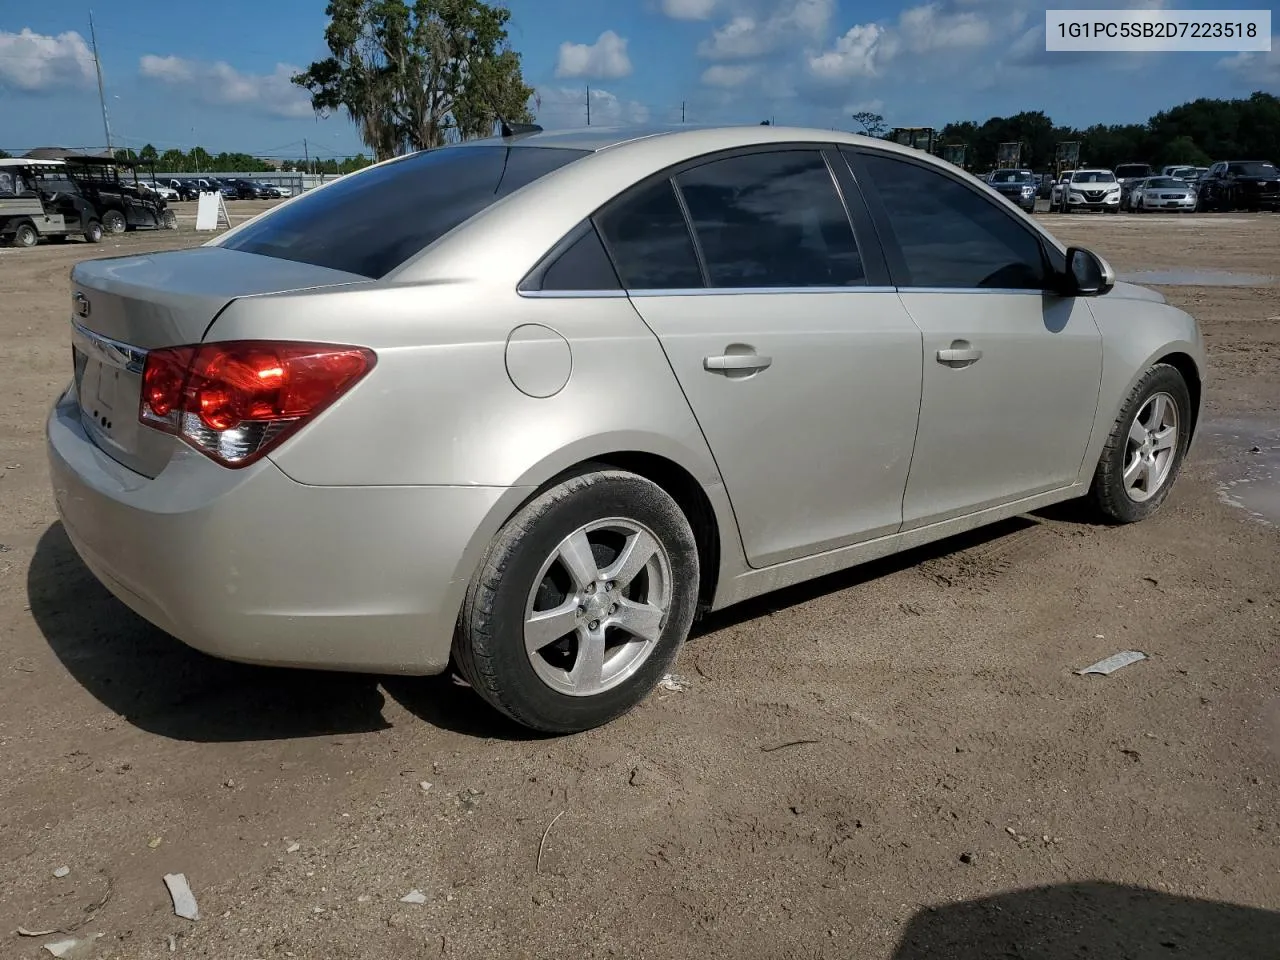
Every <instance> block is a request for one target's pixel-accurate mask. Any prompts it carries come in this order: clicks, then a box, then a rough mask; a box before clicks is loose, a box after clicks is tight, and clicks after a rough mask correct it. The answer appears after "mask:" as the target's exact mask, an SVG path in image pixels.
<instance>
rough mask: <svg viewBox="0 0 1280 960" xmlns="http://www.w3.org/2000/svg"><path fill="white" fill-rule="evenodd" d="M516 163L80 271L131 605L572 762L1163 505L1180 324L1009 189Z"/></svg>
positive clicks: (476, 159)
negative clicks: (777, 636)
mask: <svg viewBox="0 0 1280 960" xmlns="http://www.w3.org/2000/svg"><path fill="white" fill-rule="evenodd" d="M508 132H509V133H511V135H510V136H507V137H505V138H497V139H494V140H489V141H481V142H472V143H467V144H463V145H458V146H451V147H446V148H442V149H438V150H431V151H426V152H422V153H417V154H413V155H411V156H406V157H400V158H397V159H394V160H390V161H387V162H385V163H382V164H379V165H377V166H374V167H371V168H369V169H367V170H364V171H362V172H360V173H357V174H353V175H351V176H347V177H344V178H342V179H340V180H336V181H334V182H333V183H331V184H329V185H327V186H324V187H321V188H320V189H317V190H315V191H312V192H309V193H307V194H304V195H302V196H299V197H296V198H294V199H292V200H289V201H287V202H285V203H284V204H281V205H280V206H279V207H277V208H276V209H274V210H273V211H271V212H269V213H267V214H265V215H263V216H260V217H258V218H256V219H254V220H251V221H249V222H246V223H244V224H241V225H240V226H238V227H236V228H235V229H233V230H231V231H229V232H227V233H225V234H223V235H221V236H220V237H218V238H216V239H214V240H212V241H210V242H209V243H207V244H205V245H204V246H202V247H197V248H195V249H190V250H182V251H175V252H171V253H159V254H145V255H139V256H132V257H120V258H114V259H107V260H96V261H86V262H83V263H80V264H79V265H77V266H76V267H75V269H74V271H73V274H72V278H71V288H72V289H71V303H70V307H71V320H70V334H71V339H72V343H73V346H74V351H73V356H74V371H73V378H72V381H71V383H70V384H69V385H68V387H67V388H66V390H65V391H64V392H63V393H62V395H61V396H60V397H59V398H58V399H57V401H56V404H55V405H54V407H53V409H52V411H51V413H50V416H49V420H48V427H47V433H48V451H49V459H50V463H51V466H52V478H53V486H54V492H55V494H56V499H57V505H58V510H59V512H60V514H61V517H62V521H63V524H64V525H65V528H66V532H67V534H68V536H69V537H70V539H71V541H72V543H73V544H74V545H75V547H76V549H77V550H78V552H79V554H80V556H81V557H82V558H83V560H84V562H85V563H86V564H87V565H88V566H89V567H90V568H91V569H92V570H93V571H94V573H95V574H96V575H97V576H98V577H99V579H101V581H102V582H103V583H104V584H105V585H106V586H107V587H108V588H109V589H110V590H111V591H112V592H113V593H115V595H116V596H117V597H119V598H120V599H121V600H122V601H123V602H124V603H126V604H127V605H129V606H130V607H132V608H133V609H134V610H135V611H137V612H138V613H139V614H141V615H142V616H143V617H145V618H147V619H148V620H150V621H152V622H153V623H155V624H158V625H159V626H160V627H162V628H163V629H165V630H167V631H169V632H170V633H172V634H173V635H174V636H176V637H178V638H180V639H182V640H183V641H185V642H186V643H188V644H191V645H192V646H194V647H197V648H199V649H201V650H204V651H207V652H209V653H211V654H214V655H216V656H220V657H226V658H230V659H235V660H242V661H252V662H259V663H268V664H281V665H293V666H300V667H322V668H329V669H339V670H360V671H377V672H394V673H402V674H419V675H422V674H432V673H437V672H440V671H443V670H445V669H446V668H447V667H448V665H449V664H450V662H451V661H452V662H454V663H456V665H457V667H458V669H459V670H460V671H461V672H462V674H463V675H464V676H465V677H466V678H467V679H468V681H469V682H470V683H471V685H472V686H473V687H474V688H475V690H476V691H477V693H479V695H480V696H482V697H484V698H485V699H486V700H487V701H488V702H489V703H491V704H492V705H493V706H495V707H496V708H498V709H499V710H501V711H503V712H505V713H506V714H508V715H509V716H511V717H513V718H515V719H516V720H517V721H519V722H520V723H523V724H526V725H528V726H530V727H534V728H537V729H540V730H545V731H555V732H569V731H577V730H582V729H586V728H589V727H592V726H595V725H598V724H601V723H605V722H607V721H609V720H611V719H613V718H615V717H617V716H619V715H621V714H623V713H624V712H626V711H627V710H629V709H630V708H631V707H633V706H634V705H635V704H636V703H638V702H639V701H640V700H641V699H643V698H644V697H645V695H646V694H647V693H648V692H649V691H650V690H651V689H652V688H653V687H654V686H655V685H656V684H657V683H658V682H659V680H660V679H661V678H662V677H663V675H664V674H665V673H667V671H668V670H669V669H670V668H671V665H672V662H673V661H674V659H675V656H676V653H677V651H678V649H679V647H680V645H681V643H682V642H683V641H684V640H685V638H686V636H687V634H688V633H689V630H690V627H691V624H692V623H693V621H694V618H695V617H696V616H698V615H700V614H702V613H704V612H707V611H712V610H718V609H721V608H724V607H727V606H729V605H731V604H734V603H738V602H739V601H742V600H745V599H747V598H749V597H752V596H756V595H758V594H762V593H766V592H768V591H771V590H776V589H778V588H780V587H784V586H787V585H789V584H794V583H797V582H800V581H803V580H807V579H810V578H813V577H817V576H820V575H822V574H826V573H830V572H831V571H834V570H839V569H841V568H845V567H849V566H852V565H854V564H858V563H862V562H864V561H867V560H871V559H873V558H876V557H881V556H884V555H886V554H890V553H893V552H896V551H900V550H904V549H906V548H909V547H913V546H916V545H919V544H922V543H925V542H928V541H932V540H938V539H940V538H943V537H947V536H949V535H952V534H955V533H959V532H961V531H965V530H969V529H971V528H973V527H976V526H979V525H982V524H987V523H992V522H995V521H998V520H1001V519H1004V518H1007V517H1010V516H1013V515H1015V514H1021V513H1025V512H1026V511H1029V510H1035V509H1038V508H1041V507H1044V506H1047V505H1049V504H1052V503H1055V502H1058V501H1063V500H1067V499H1070V498H1075V497H1083V498H1087V499H1088V501H1089V503H1091V504H1092V505H1093V507H1094V509H1095V510H1097V511H1098V512H1099V513H1100V514H1101V515H1102V516H1104V517H1107V518H1110V519H1111V520H1113V521H1119V522H1128V521H1134V520H1140V519H1142V518H1144V517H1147V516H1149V515H1150V514H1151V513H1152V512H1153V511H1154V510H1156V509H1157V508H1158V507H1159V506H1160V504H1161V502H1162V501H1163V500H1164V499H1165V497H1166V496H1167V495H1168V494H1169V491H1170V488H1171V486H1172V484H1173V482H1174V478H1175V477H1176V476H1177V474H1178V469H1179V465H1180V464H1181V462H1182V459H1183V455H1184V453H1185V451H1186V449H1187V444H1188V443H1189V441H1190V440H1191V437H1192V433H1193V431H1194V429H1195V426H1196V421H1197V418H1198V416H1199V413H1200V396H1201V386H1200V385H1201V381H1202V378H1203V375H1204V351H1203V345H1202V342H1201V338H1200V334H1199V332H1198V330H1197V326H1196V323H1195V321H1194V320H1193V319H1192V318H1191V317H1190V316H1188V315H1187V314H1185V313H1183V312H1182V311H1180V310H1177V309H1175V308H1174V307H1172V306H1169V305H1168V304H1166V303H1165V302H1164V300H1163V298H1162V297H1161V296H1160V295H1159V294H1157V293H1154V292H1152V291H1150V290H1147V289H1143V288H1141V287H1136V286H1131V285H1128V284H1124V283H1117V282H1116V281H1115V277H1114V274H1113V272H1112V269H1111V267H1110V266H1108V265H1107V263H1106V262H1105V261H1104V260H1102V259H1101V258H1100V257H1098V256H1096V255H1095V254H1093V253H1091V252H1089V251H1087V250H1084V249H1078V248H1071V249H1067V248H1064V247H1063V246H1062V245H1061V244H1060V243H1058V242H1057V241H1056V240H1054V239H1053V237H1051V236H1049V235H1048V234H1047V233H1046V232H1045V231H1044V230H1043V229H1042V228H1041V227H1040V226H1039V225H1038V224H1037V222H1036V221H1034V220H1033V219H1031V218H1029V217H1027V216H1025V215H1024V214H1023V213H1021V212H1020V211H1018V210H1016V209H1014V208H1013V207H1012V206H1011V205H1009V204H1008V203H1006V202H1004V201H1003V200H1002V199H1001V198H1000V197H999V195H998V194H996V193H995V192H994V191H993V190H991V189H990V188H989V187H988V186H985V185H983V184H980V183H977V182H975V181H974V180H973V178H971V177H969V176H966V175H965V174H963V173H962V172H960V171H958V170H956V169H955V168H953V167H951V166H949V165H947V164H944V163H942V162H940V161H938V160H936V159H934V158H932V157H930V156H927V155H925V154H923V153H920V152H918V151H914V150H911V149H908V148H905V147H899V146H896V145H893V144H890V143H886V142H885V141H882V140H871V139H865V138H862V137H857V136H846V135H843V134H838V133H831V132H828V131H816V130H798V129H785V128H781V127H772V126H758V127H757V126H751V127H740V128H739V127H735V128H724V129H700V130H693V129H688V128H686V129H684V130H682V131H678V132H672V131H663V132H652V133H648V134H645V135H641V134H637V133H634V132H632V133H625V132H618V131H608V130H605V131H601V130H599V129H598V128H597V129H593V130H591V131H588V132H586V133H582V132H579V133H561V134H555V133H543V132H538V131H536V129H535V130H534V131H533V132H530V131H527V130H524V131H508Z"/></svg>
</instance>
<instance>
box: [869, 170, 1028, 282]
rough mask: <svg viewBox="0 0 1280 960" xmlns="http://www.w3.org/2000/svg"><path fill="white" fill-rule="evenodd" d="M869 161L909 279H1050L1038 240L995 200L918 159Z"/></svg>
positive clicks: (991, 280)
mask: <svg viewBox="0 0 1280 960" xmlns="http://www.w3.org/2000/svg"><path fill="white" fill-rule="evenodd" d="M864 162H865V164H866V169H867V172H868V173H870V175H871V178H872V180H873V181H874V182H875V186H876V191H877V192H878V193H879V195H880V198H881V200H882V201H883V202H884V207H885V211H886V213H887V214H888V217H889V223H890V225H891V226H892V228H893V234H894V237H895V239H896V240H897V241H898V246H899V247H900V248H901V250H902V256H903V258H904V259H905V260H906V266H907V270H908V272H909V274H910V276H909V277H908V278H906V281H905V282H904V283H903V285H904V286H914V287H987V288H1009V289H1033V290H1039V289H1044V288H1045V287H1047V286H1048V282H1047V281H1048V277H1047V275H1046V270H1045V266H1044V260H1043V254H1042V252H1041V248H1040V241H1039V239H1038V238H1037V237H1036V236H1035V235H1034V234H1033V233H1032V232H1031V231H1030V230H1028V229H1026V228H1025V227H1023V226H1022V225H1021V224H1020V223H1018V222H1017V221H1016V220H1015V219H1014V217H1013V215H1012V214H1009V213H1006V212H1004V211H1003V210H1001V209H1000V208H999V207H997V206H996V205H995V203H994V202H993V201H991V200H988V199H986V198H985V197H983V196H981V195H979V194H978V193H977V192H975V191H973V190H970V189H969V188H967V187H965V186H963V185H962V184H960V183H957V182H956V181H954V180H952V179H951V178H950V177H946V176H944V175H943V174H941V173H935V172H934V171H932V170H927V169H925V168H924V167H920V166H917V165H916V164H913V163H907V162H905V161H902V160H894V159H891V158H889V157H875V156H868V157H866V158H865V160H864Z"/></svg>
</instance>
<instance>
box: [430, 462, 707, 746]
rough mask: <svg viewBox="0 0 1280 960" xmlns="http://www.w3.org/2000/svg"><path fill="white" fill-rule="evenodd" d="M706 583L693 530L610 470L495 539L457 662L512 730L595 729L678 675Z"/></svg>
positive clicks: (565, 490)
mask: <svg viewBox="0 0 1280 960" xmlns="http://www.w3.org/2000/svg"><path fill="white" fill-rule="evenodd" d="M698 576H699V570H698V549H697V545H696V543H695V541H694V537H693V530H692V528H691V527H690V525H689V520H688V518H687V517H686V516H685V515H684V513H683V511H681V509H680V507H679V505H678V504H676V502H675V501H674V500H673V499H672V498H671V497H670V496H669V495H668V494H667V493H666V491H664V490H663V489H662V488H661V487H659V486H658V485H657V484H654V483H652V482H651V481H649V480H646V479H645V478H643V477H640V476H636V475H635V474H631V473H625V472H622V471H618V470H610V469H599V470H595V471H592V472H588V473H583V474H580V475H578V476H573V477H570V478H568V479H565V480H563V481H562V482H560V483H558V484H556V485H555V486H553V487H551V488H550V489H549V490H547V491H545V492H544V493H542V494H540V495H538V496H537V497H535V498H534V499H533V500H531V501H530V502H529V503H527V504H526V505H525V506H524V507H522V508H521V509H520V511H519V512H517V513H516V515H515V516H513V517H512V518H511V519H510V520H508V521H507V523H506V525H505V526H504V527H503V528H502V530H501V531H499V533H498V535H497V537H496V538H495V539H494V542H493V544H492V545H491V546H490V548H489V552H488V555H487V556H486V557H485V560H484V562H483V564H482V565H481V568H480V570H479V571H478V572H477V573H476V576H475V579H474V580H473V581H472V583H471V586H470V587H469V589H468V591H467V596H466V600H465V601H464V603H463V608H462V614H461V617H460V618H459V624H458V631H457V635H456V638H455V641H454V660H455V662H456V664H457V666H458V668H459V670H460V671H461V672H462V674H463V676H464V677H465V678H466V679H467V681H468V682H469V683H470V684H471V686H472V687H473V688H474V689H475V690H476V692H477V693H479V694H480V696H481V697H483V698H484V699H485V700H486V701H488V702H489V703H490V704H491V705H492V706H494V707H496V708H497V709H498V710H500V711H501V712H502V713H504V714H506V715H507V716H508V717H511V718H512V719H513V720H515V721H516V722H517V723H520V724H523V725H524V726H526V727H530V728H532V729H535V730H540V731H544V732H547V733H577V732H580V731H583V730H588V729H591V728H592V727H597V726H600V725H601V724H604V723H607V722H609V721H610V720H613V719H615V718H617V717H619V716H621V715H622V714H624V713H626V712H627V711H629V710H631V709H632V708H633V707H634V706H636V704H638V703H639V702H640V701H641V700H642V699H644V697H645V696H647V695H648V694H649V692H650V691H651V690H652V689H653V688H654V687H655V686H656V685H657V683H658V681H659V680H661V679H662V677H663V675H664V674H665V673H666V672H667V670H668V669H669V668H670V666H671V663H672V662H673V661H674V660H675V657H676V654H677V652H678V651H679V649H680V646H681V644H682V643H684V640H685V637H686V636H687V635H688V633H689V628H690V626H691V625H692V623H693V616H694V611H695V609H696V605H697V599H698Z"/></svg>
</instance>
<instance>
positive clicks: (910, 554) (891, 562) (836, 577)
mask: <svg viewBox="0 0 1280 960" xmlns="http://www.w3.org/2000/svg"><path fill="white" fill-rule="evenodd" d="M1060 506H1061V505H1060ZM1051 511H1054V512H1052V513H1051ZM1042 518H1043V519H1044V520H1052V521H1055V522H1072V523H1075V522H1085V523H1087V522H1089V520H1088V516H1087V512H1086V513H1081V514H1079V515H1078V516H1077V515H1076V514H1075V513H1070V512H1068V513H1064V512H1061V511H1058V509H1057V508H1056V507H1055V508H1050V510H1044V511H1037V512H1036V513H1035V514H1027V515H1025V516H1017V517H1011V518H1009V519H1008V520H1001V521H1000V522H998V523H993V524H990V525H988V526H984V527H977V528H976V529H973V530H969V531H967V532H965V533H958V534H956V535H954V536H951V537H947V538H946V539H943V540H937V541H935V542H933V543H927V544H924V545H923V546H920V547H913V548H912V549H910V550H904V551H902V552H901V553H894V554H890V555H889V556H887V557H882V558H881V559H879V560H871V561H869V562H867V563H862V564H858V565H857V566H856V567H848V568H846V569H844V570H837V571H836V572H835V573H829V574H826V575H825V576H821V577H818V578H816V579H814V580H806V581H804V582H803V583H798V584H796V585H795V586H793V587H784V588H783V589H781V590H775V591H773V592H772V593H766V594H762V595H761V596H758V597H753V598H752V599H750V600H744V601H743V602H741V603H736V604H734V605H733V606H732V607H728V608H726V609H724V610H719V611H716V612H715V613H711V614H707V615H705V616H704V617H702V619H700V620H698V621H697V622H695V623H694V625H693V632H692V634H691V637H690V639H691V640H696V638H697V637H699V636H702V635H705V634H708V633H714V632H716V631H717V630H723V629H724V628H726V627H732V626H736V625H738V624H740V623H745V622H746V621H748V620H755V619H756V618H757V617H765V616H769V615H770V614H774V613H778V612H780V611H782V610H786V609H788V608H790V607H795V606H799V605H800V604H802V603H808V602H809V601H811V600H816V599H818V598H819V597H822V596H826V595H827V594H830V593H839V592H840V591H841V590H848V589H849V588H850V587H856V586H859V585H860V584H863V583H869V582H870V581H872V580H879V579H880V578H881V577H887V576H889V575H890V574H893V573H898V572H899V571H902V570H909V569H911V568H912V567H915V566H918V565H919V564H921V563H924V562H925V561H928V560H937V559H939V558H941V557H946V556H950V555H951V554H954V553H959V552H961V551H963V550H970V549H973V548H974V547H979V546H982V545H983V544H987V543H991V542H993V541H996V540H999V539H1001V538H1002V537H1007V536H1010V535H1011V534H1015V533H1020V532H1021V531H1023V530H1027V529H1030V528H1031V527H1035V526H1037V525H1039V524H1040V523H1041V522H1042ZM1081 518H1084V519H1081Z"/></svg>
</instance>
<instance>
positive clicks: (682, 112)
mask: <svg viewBox="0 0 1280 960" xmlns="http://www.w3.org/2000/svg"><path fill="white" fill-rule="evenodd" d="M680 122H681V123H684V101H683V100H681V101H680Z"/></svg>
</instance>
